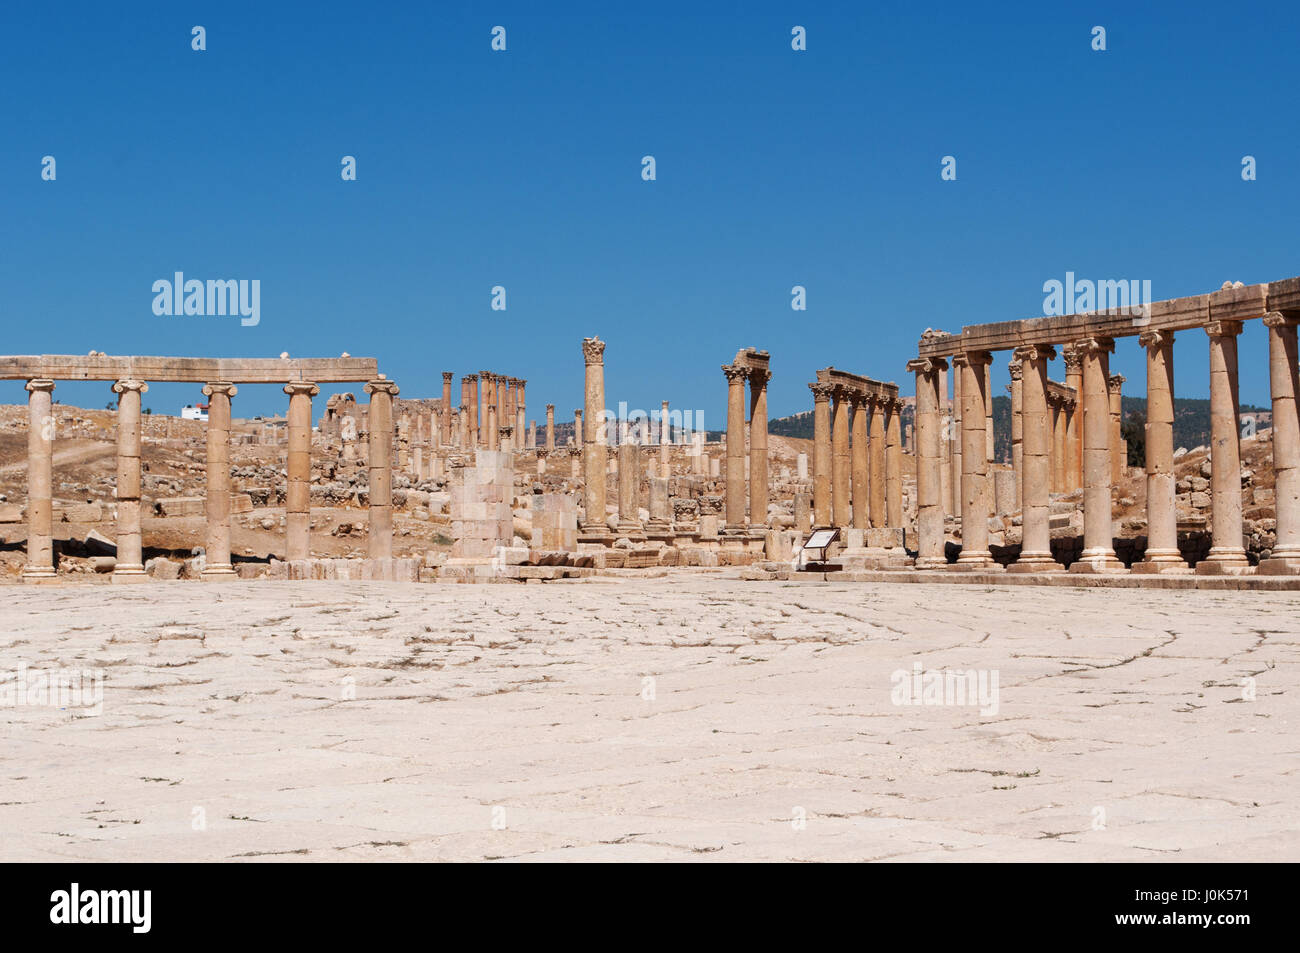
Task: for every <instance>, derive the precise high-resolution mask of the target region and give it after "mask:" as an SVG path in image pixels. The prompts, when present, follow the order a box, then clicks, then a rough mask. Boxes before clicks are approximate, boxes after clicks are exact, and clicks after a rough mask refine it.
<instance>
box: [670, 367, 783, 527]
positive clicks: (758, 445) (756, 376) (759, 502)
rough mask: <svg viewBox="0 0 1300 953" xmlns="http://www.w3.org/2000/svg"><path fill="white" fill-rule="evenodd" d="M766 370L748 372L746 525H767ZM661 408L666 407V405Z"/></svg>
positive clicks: (769, 374)
mask: <svg viewBox="0 0 1300 953" xmlns="http://www.w3.org/2000/svg"><path fill="white" fill-rule="evenodd" d="M771 379H772V372H771V371H769V370H761V369H754V370H751V371H750V372H749V525H750V526H751V527H753V526H766V525H767V382H768V381H769V380H771ZM664 406H665V407H666V406H668V405H667V404H666V403H665V404H664Z"/></svg>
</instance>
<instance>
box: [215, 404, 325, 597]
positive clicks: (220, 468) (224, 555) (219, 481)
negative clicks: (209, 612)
mask: <svg viewBox="0 0 1300 953" xmlns="http://www.w3.org/2000/svg"><path fill="white" fill-rule="evenodd" d="M203 393H204V396H206V397H207V398H208V457H207V467H206V470H207V484H208V488H207V493H208V496H207V501H206V505H207V517H208V519H207V524H208V525H207V541H206V547H207V548H206V549H205V550H204V565H203V572H202V573H200V574H199V578H200V579H202V580H203V581H204V582H223V581H226V580H230V579H234V578H235V567H234V566H233V565H232V564H231V561H230V400H231V398H232V397H234V396H235V394H236V393H238V388H236V387H235V385H234V384H232V383H230V382H229V381H213V382H212V383H210V384H208V385H206V386H205V387H204V388H203ZM290 400H291V401H292V398H291V399H290ZM308 401H309V403H308V410H309V411H310V407H311V404H310V398H308ZM290 449H291V450H292V445H291V446H290ZM307 465H308V467H309V468H310V466H311V462H310V460H309V461H308V464H307ZM286 522H287V517H286Z"/></svg>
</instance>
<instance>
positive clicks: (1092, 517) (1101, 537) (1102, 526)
mask: <svg viewBox="0 0 1300 953" xmlns="http://www.w3.org/2000/svg"><path fill="white" fill-rule="evenodd" d="M1077 346H1078V348H1079V350H1080V352H1081V353H1082V356H1083V553H1082V555H1080V557H1079V560H1078V561H1077V562H1075V563H1073V564H1072V565H1071V566H1070V570H1071V571H1072V572H1106V571H1111V570H1122V569H1123V568H1124V564H1123V563H1121V562H1120V561H1119V560H1118V559H1116V558H1115V550H1114V548H1113V542H1112V541H1113V531H1112V527H1111V508H1110V494H1111V483H1110V393H1109V390H1108V387H1107V383H1106V379H1107V377H1108V376H1109V370H1110V354H1111V353H1112V352H1113V351H1114V350H1115V342H1114V341H1113V340H1112V339H1110V338H1105V337H1096V338H1088V339H1086V340H1084V341H1080V342H1079V343H1078V345H1077Z"/></svg>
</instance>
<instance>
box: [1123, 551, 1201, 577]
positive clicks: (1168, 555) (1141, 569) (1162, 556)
mask: <svg viewBox="0 0 1300 953" xmlns="http://www.w3.org/2000/svg"><path fill="white" fill-rule="evenodd" d="M1132 572H1135V573H1138V574H1140V575H1156V574H1160V575H1167V576H1185V575H1190V574H1191V572H1192V567H1191V566H1189V565H1187V560H1185V559H1183V557H1182V556H1181V555H1180V554H1179V552H1178V550H1176V549H1148V550H1147V553H1146V557H1145V558H1144V559H1143V560H1142V561H1141V562H1140V563H1134V564H1133V569H1132Z"/></svg>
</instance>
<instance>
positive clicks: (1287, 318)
mask: <svg viewBox="0 0 1300 953" xmlns="http://www.w3.org/2000/svg"><path fill="white" fill-rule="evenodd" d="M1298 323H1300V311H1270V312H1269V313H1268V314H1266V315H1264V327H1266V328H1293V327H1295V326H1296V324H1298Z"/></svg>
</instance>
